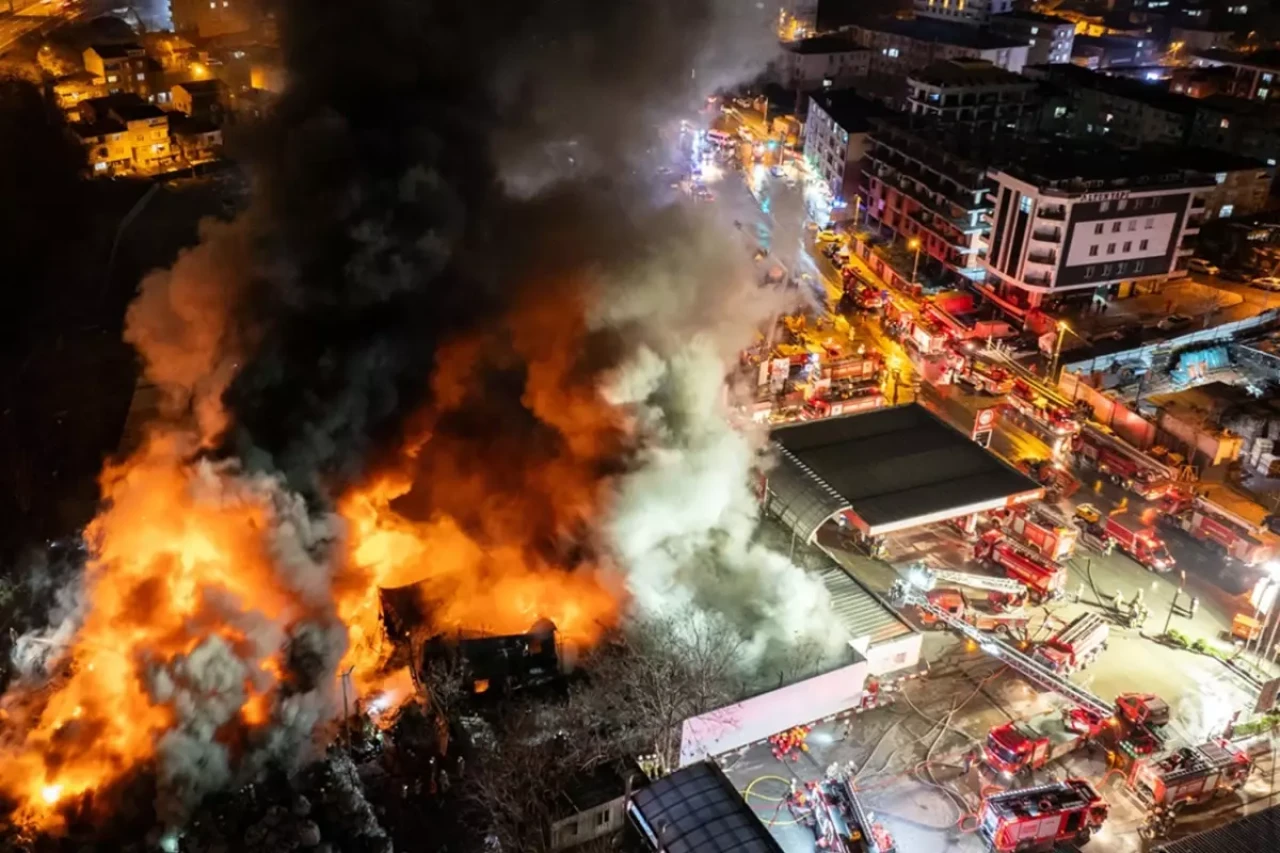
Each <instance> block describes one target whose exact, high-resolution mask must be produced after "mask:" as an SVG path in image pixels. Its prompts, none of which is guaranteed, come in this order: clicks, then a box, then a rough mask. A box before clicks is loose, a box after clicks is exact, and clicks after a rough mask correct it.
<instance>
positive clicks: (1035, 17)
mask: <svg viewBox="0 0 1280 853" xmlns="http://www.w3.org/2000/svg"><path fill="white" fill-rule="evenodd" d="M1000 21H1030V22H1031V23H1034V24H1044V25H1045V26H1050V27H1054V26H1058V25H1062V26H1067V27H1072V28H1074V27H1075V24H1074V23H1073V22H1071V21H1068V20H1067V19H1066V18H1057V17H1054V16H1053V15H1044V14H1041V13H1040V12H1006V13H1004V14H1003V15H992V16H991V23H993V24H998V23H999V22H1000Z"/></svg>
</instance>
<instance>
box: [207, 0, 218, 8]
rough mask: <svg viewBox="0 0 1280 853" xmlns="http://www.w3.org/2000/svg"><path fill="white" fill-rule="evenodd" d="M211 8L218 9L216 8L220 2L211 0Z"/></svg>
mask: <svg viewBox="0 0 1280 853" xmlns="http://www.w3.org/2000/svg"><path fill="white" fill-rule="evenodd" d="M209 8H210V9H216V8H218V4H217V2H216V0H209Z"/></svg>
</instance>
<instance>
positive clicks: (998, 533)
mask: <svg viewBox="0 0 1280 853" xmlns="http://www.w3.org/2000/svg"><path fill="white" fill-rule="evenodd" d="M974 559H977V560H981V561H983V563H985V564H986V565H988V566H1000V567H1001V568H1002V569H1004V572H1005V575H1006V576H1008V577H1011V578H1013V579H1015V580H1019V581H1021V582H1022V583H1024V584H1026V585H1027V589H1028V590H1029V593H1030V596H1031V600H1032V601H1035V602H1041V601H1047V600H1049V599H1053V598H1058V597H1060V596H1061V595H1062V593H1063V589H1064V587H1065V586H1066V583H1067V572H1066V569H1064V568H1063V567H1062V566H1059V565H1056V564H1054V563H1050V562H1048V561H1046V560H1045V559H1043V558H1042V557H1040V555H1038V554H1036V553H1035V552H1033V551H1032V550H1031V549H1029V548H1027V547H1026V546H1023V545H1019V544H1018V543H1017V542H1015V541H1013V540H1012V539H1010V538H1009V537H1008V536H1006V535H1005V533H1004V531H1002V530H1000V529H998V528H993V529H991V530H988V531H986V532H985V533H983V534H982V536H981V537H979V539H978V542H977V544H976V545H975V546H974Z"/></svg>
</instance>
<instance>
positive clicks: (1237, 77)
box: [1191, 48, 1280, 103]
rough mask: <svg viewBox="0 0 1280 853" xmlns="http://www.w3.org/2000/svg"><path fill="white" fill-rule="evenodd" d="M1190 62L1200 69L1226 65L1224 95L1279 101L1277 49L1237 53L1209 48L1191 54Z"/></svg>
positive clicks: (1279, 85)
mask: <svg viewBox="0 0 1280 853" xmlns="http://www.w3.org/2000/svg"><path fill="white" fill-rule="evenodd" d="M1191 64H1192V66H1194V67H1201V68H1215V67H1216V68H1229V69H1230V70H1231V72H1232V80H1231V81H1230V83H1229V84H1228V85H1227V87H1226V90H1225V91H1224V93H1223V94H1226V95H1231V96H1232V97H1236V98H1244V99H1246V100H1250V101H1262V102H1264V103H1265V102H1269V101H1272V100H1280V50H1259V51H1257V52H1255V53H1236V52H1234V51H1230V50H1221V49H1212V48H1211V49H1209V50H1201V51H1198V52H1195V53H1193V54H1192V56H1191Z"/></svg>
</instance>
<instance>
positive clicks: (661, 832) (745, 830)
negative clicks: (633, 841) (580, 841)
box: [627, 761, 782, 853]
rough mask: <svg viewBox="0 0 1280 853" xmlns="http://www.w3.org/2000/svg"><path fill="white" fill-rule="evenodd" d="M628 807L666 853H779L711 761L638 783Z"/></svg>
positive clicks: (734, 789) (642, 831) (651, 840)
mask: <svg viewBox="0 0 1280 853" xmlns="http://www.w3.org/2000/svg"><path fill="white" fill-rule="evenodd" d="M627 808H628V811H629V812H630V813H631V817H632V820H634V821H635V822H636V824H637V826H639V828H640V831H641V833H642V834H644V835H647V836H649V841H650V843H651V844H652V845H653V846H654V847H655V849H658V850H662V851H664V853H782V848H781V847H779V846H778V842H776V841H774V840H773V836H771V835H770V834H769V830H767V829H766V828H765V826H764V824H762V823H761V822H760V819H759V818H758V817H756V815H755V813H754V812H753V811H752V810H751V807H750V806H748V805H747V802H746V800H744V799H742V796H741V795H740V794H739V793H738V791H737V789H736V788H734V787H733V783H731V782H730V781H729V780H728V779H727V778H726V777H725V775H724V773H723V772H722V771H721V770H720V768H719V767H717V766H716V765H714V764H712V763H711V762H709V761H704V762H700V763H698V764H690V765H689V766H688V767H683V768H681V769H679V770H677V771H676V772H675V773H672V774H671V775H670V776H664V777H663V778H661V779H659V780H658V781H656V782H654V783H653V784H652V785H650V786H649V787H647V788H641V789H640V790H639V791H636V792H635V793H634V794H633V795H632V796H631V800H630V802H629V803H628V804H627Z"/></svg>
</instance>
